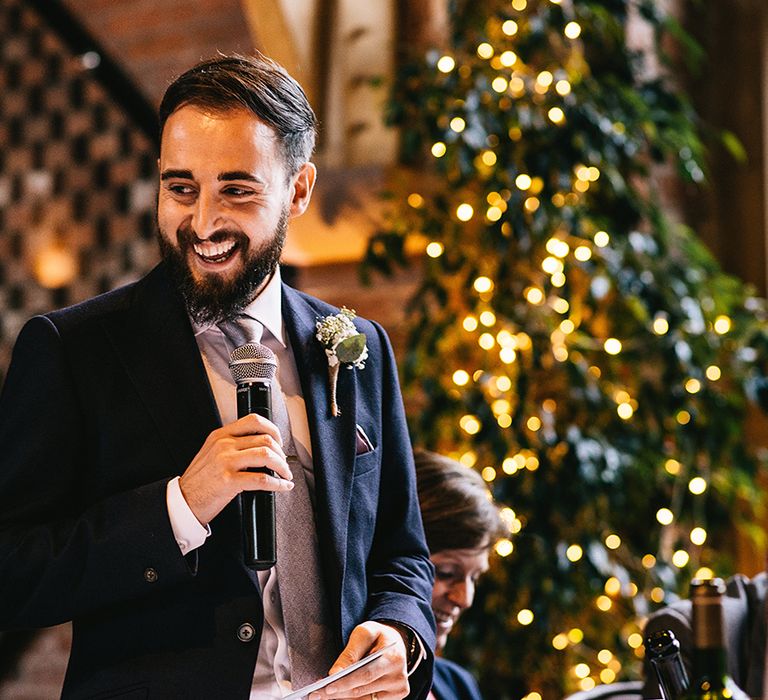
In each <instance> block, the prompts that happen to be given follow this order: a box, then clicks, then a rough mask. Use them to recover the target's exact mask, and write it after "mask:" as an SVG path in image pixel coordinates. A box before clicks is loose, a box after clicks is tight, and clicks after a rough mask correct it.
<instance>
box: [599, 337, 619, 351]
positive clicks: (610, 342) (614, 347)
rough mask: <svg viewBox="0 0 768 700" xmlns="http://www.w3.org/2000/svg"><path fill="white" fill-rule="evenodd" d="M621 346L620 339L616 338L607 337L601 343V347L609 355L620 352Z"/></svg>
mask: <svg viewBox="0 0 768 700" xmlns="http://www.w3.org/2000/svg"><path fill="white" fill-rule="evenodd" d="M621 347H622V346H621V341H620V340H618V339H617V338H608V339H607V340H606V341H605V343H603V349H604V350H605V351H606V352H607V353H608V354H609V355H618V354H619V353H620V352H621Z"/></svg>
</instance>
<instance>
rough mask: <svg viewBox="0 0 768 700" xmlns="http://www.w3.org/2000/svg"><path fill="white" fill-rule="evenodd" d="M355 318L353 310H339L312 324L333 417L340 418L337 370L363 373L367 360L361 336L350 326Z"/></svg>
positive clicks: (366, 352)
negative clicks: (321, 351) (325, 366)
mask: <svg viewBox="0 0 768 700" xmlns="http://www.w3.org/2000/svg"><path fill="white" fill-rule="evenodd" d="M355 315H356V314H355V312H354V310H352V309H348V308H347V307H346V306H342V307H341V312H340V313H337V314H331V315H330V316H324V317H323V318H321V319H320V320H319V321H318V322H317V324H316V328H317V333H316V334H315V337H316V338H317V339H318V340H319V341H320V342H321V343H322V345H323V347H324V348H325V354H326V356H327V357H328V374H329V380H330V385H331V413H332V414H333V415H334V416H338V415H340V414H341V411H340V410H339V405H338V404H337V403H336V384H337V382H338V379H339V367H341V365H346V366H347V369H363V367H365V360H366V359H367V358H368V346H367V345H366V342H365V341H366V338H365V333H360V331H358V330H357V328H355V324H354V323H353V322H352V321H353V319H354V318H355Z"/></svg>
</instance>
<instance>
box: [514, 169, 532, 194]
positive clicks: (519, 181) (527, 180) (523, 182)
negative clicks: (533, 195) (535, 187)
mask: <svg viewBox="0 0 768 700" xmlns="http://www.w3.org/2000/svg"><path fill="white" fill-rule="evenodd" d="M531 183H532V180H531V176H530V175H526V174H525V173H520V174H519V175H518V176H517V177H516V178H515V187H517V189H519V190H523V191H525V190H527V189H530V187H531Z"/></svg>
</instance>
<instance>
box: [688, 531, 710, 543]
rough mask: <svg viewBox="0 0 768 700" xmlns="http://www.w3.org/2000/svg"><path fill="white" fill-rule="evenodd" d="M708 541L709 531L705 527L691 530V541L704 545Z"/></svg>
mask: <svg viewBox="0 0 768 700" xmlns="http://www.w3.org/2000/svg"><path fill="white" fill-rule="evenodd" d="M706 541H707V531H706V530H705V529H704V528H703V527H695V528H693V530H691V542H693V544H696V545H702V544H704V543H705V542H706Z"/></svg>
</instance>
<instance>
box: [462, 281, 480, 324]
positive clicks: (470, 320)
mask: <svg viewBox="0 0 768 700" xmlns="http://www.w3.org/2000/svg"><path fill="white" fill-rule="evenodd" d="M475 284H477V283H475ZM475 289H477V287H475ZM461 325H462V326H463V327H464V330H465V331H467V332H468V333H471V332H472V331H476V330H477V319H476V318H475V317H474V316H467V317H465V318H464V321H463V322H462V324H461Z"/></svg>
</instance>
